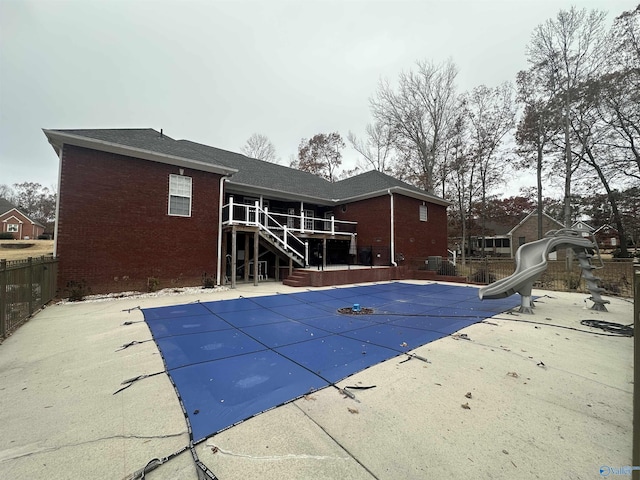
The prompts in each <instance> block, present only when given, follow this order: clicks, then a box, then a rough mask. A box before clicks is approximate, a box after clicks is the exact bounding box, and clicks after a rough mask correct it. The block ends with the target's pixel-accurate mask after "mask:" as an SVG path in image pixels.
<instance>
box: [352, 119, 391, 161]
mask: <svg viewBox="0 0 640 480" xmlns="http://www.w3.org/2000/svg"><path fill="white" fill-rule="evenodd" d="M366 132H367V136H366V139H365V140H360V139H358V138H357V137H356V135H355V134H354V133H353V132H349V134H348V135H347V140H349V143H350V144H351V146H352V147H353V149H354V150H355V151H356V152H358V153H359V154H360V155H362V158H363V162H361V163H362V165H359V167H360V168H361V169H362V170H370V169H374V170H377V171H379V172H384V173H389V172H390V171H391V169H392V164H393V159H394V157H393V149H394V136H395V134H394V131H393V129H391V128H390V127H389V126H388V125H385V124H383V123H381V122H376V123H374V124H371V123H370V124H368V125H367V128H366Z"/></svg>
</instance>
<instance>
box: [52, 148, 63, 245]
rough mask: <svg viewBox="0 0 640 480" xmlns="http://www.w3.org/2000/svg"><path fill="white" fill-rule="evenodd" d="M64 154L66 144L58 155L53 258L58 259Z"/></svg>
mask: <svg viewBox="0 0 640 480" xmlns="http://www.w3.org/2000/svg"><path fill="white" fill-rule="evenodd" d="M63 152H64V143H63V144H62V145H61V146H60V153H59V154H58V194H57V195H56V220H55V223H54V225H53V258H58V219H59V217H60V195H61V193H62V190H61V189H60V186H61V183H62V154H63Z"/></svg>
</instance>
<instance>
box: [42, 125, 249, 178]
mask: <svg viewBox="0 0 640 480" xmlns="http://www.w3.org/2000/svg"><path fill="white" fill-rule="evenodd" d="M42 131H43V132H44V134H45V135H46V136H47V139H48V140H49V143H50V144H51V146H52V147H53V148H54V150H55V151H56V153H57V154H58V155H60V151H61V150H62V148H63V146H64V145H74V146H77V147H84V148H90V149H93V150H98V151H101V152H108V153H115V154H117V155H124V156H127V157H134V158H141V159H143V160H149V161H151V162H158V163H164V164H167V165H176V166H178V167H184V168H191V169H193V170H201V171H203V172H210V173H217V174H219V175H231V174H233V173H236V172H237V171H238V170H236V169H234V168H228V167H223V166H221V165H213V164H210V163H206V162H202V161H199V160H194V159H191V158H186V157H178V156H174V155H168V154H164V153H159V152H154V151H151V150H145V149H142V148H136V147H129V146H126V145H120V144H117V143H112V142H107V141H104V140H98V139H95V138H88V137H83V136H80V135H73V134H69V133H65V132H60V131H57V130H47V129H45V128H43V129H42Z"/></svg>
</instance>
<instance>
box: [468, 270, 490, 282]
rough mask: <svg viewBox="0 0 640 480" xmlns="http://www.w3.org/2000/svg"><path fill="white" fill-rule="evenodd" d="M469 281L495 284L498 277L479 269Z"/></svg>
mask: <svg viewBox="0 0 640 480" xmlns="http://www.w3.org/2000/svg"><path fill="white" fill-rule="evenodd" d="M469 280H470V281H471V282H473V283H493V282H495V281H496V276H495V275H494V274H493V273H490V272H489V271H488V270H486V269H484V268H479V269H478V270H476V271H475V273H474V274H473V275H471V277H470V278H469Z"/></svg>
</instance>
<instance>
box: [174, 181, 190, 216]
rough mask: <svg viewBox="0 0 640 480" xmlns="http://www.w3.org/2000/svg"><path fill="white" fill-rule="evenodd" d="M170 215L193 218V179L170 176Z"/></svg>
mask: <svg viewBox="0 0 640 480" xmlns="http://www.w3.org/2000/svg"><path fill="white" fill-rule="evenodd" d="M169 215H176V216H179V217H190V216H191V177H185V176H182V175H169Z"/></svg>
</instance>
